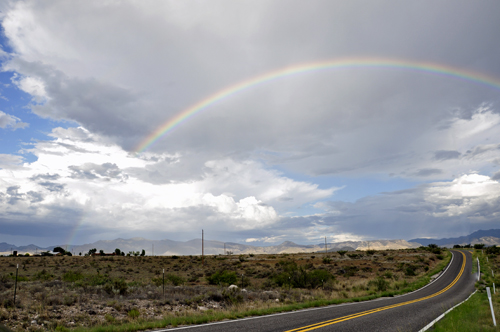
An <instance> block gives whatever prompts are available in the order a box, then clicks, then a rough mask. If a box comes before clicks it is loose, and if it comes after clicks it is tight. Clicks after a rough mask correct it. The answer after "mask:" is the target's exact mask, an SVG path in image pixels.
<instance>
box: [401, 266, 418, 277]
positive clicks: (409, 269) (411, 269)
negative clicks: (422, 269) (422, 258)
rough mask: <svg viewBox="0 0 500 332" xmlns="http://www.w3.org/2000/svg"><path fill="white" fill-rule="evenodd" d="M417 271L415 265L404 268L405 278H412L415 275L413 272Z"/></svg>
mask: <svg viewBox="0 0 500 332" xmlns="http://www.w3.org/2000/svg"><path fill="white" fill-rule="evenodd" d="M416 269H417V267H416V266H415V265H408V266H407V267H406V268H405V270H404V271H405V274H406V275H407V276H414V275H416V273H415V270H416Z"/></svg>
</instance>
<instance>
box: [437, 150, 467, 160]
mask: <svg viewBox="0 0 500 332" xmlns="http://www.w3.org/2000/svg"><path fill="white" fill-rule="evenodd" d="M461 155H462V154H461V153H460V152H458V151H452V150H450V151H448V150H440V151H436V152H435V153H434V158H435V159H436V160H449V159H458V158H460V156H461Z"/></svg>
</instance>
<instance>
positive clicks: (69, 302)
mask: <svg viewBox="0 0 500 332" xmlns="http://www.w3.org/2000/svg"><path fill="white" fill-rule="evenodd" d="M75 302H76V299H75V298H74V297H73V296H65V297H64V299H63V304H64V305H65V306H68V307H69V306H71V305H73V304H75Z"/></svg>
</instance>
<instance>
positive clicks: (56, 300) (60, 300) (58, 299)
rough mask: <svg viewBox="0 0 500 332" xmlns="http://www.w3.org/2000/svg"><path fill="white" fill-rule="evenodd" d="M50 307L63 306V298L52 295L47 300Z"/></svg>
mask: <svg viewBox="0 0 500 332" xmlns="http://www.w3.org/2000/svg"><path fill="white" fill-rule="evenodd" d="M47 304H48V305H61V304H63V298H62V297H61V296H60V295H52V296H50V297H49V298H47Z"/></svg>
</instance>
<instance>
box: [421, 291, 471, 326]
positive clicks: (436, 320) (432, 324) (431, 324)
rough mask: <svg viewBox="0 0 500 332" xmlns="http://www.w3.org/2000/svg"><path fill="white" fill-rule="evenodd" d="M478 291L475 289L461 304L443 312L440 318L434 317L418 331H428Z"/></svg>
mask: <svg viewBox="0 0 500 332" xmlns="http://www.w3.org/2000/svg"><path fill="white" fill-rule="evenodd" d="M476 292H477V290H475V291H474V293H472V294H471V295H469V297H468V298H466V299H465V300H463V301H462V302H460V303H459V304H457V305H456V306H454V307H453V308H450V309H448V310H447V311H446V312H445V313H443V314H441V315H440V316H439V317H438V318H436V319H434V320H433V321H432V322H430V323H429V324H427V325H426V326H425V327H424V328H423V329H421V330H420V331H418V332H424V331H427V330H428V329H430V328H431V327H433V326H434V324H436V323H437V322H438V321H440V320H441V319H442V318H443V317H444V316H445V315H446V314H447V313H449V312H450V311H452V310H453V309H455V308H456V307H458V306H459V305H461V304H462V303H464V302H465V301H468V300H469V299H470V298H471V297H472V295H474V294H476Z"/></svg>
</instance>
